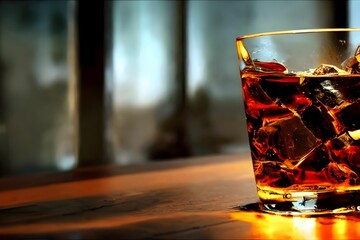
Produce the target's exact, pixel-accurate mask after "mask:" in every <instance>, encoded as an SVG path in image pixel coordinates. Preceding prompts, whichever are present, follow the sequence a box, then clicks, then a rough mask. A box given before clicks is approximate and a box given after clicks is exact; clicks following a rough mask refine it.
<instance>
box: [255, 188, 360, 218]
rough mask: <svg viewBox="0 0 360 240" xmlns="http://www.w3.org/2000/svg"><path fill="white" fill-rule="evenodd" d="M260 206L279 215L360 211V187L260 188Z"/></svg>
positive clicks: (265, 210)
mask: <svg viewBox="0 0 360 240" xmlns="http://www.w3.org/2000/svg"><path fill="white" fill-rule="evenodd" d="M258 194H259V197H260V201H261V204H260V208H261V210H262V211H264V212H268V213H273V214H278V215H326V214H345V213H350V212H356V211H359V212H360V189H359V187H358V189H355V190H329V189H326V190H313V191H301V192H300V191H284V190H281V191H274V190H268V189H267V190H264V189H258Z"/></svg>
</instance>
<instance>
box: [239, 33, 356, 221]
mask: <svg viewBox="0 0 360 240" xmlns="http://www.w3.org/2000/svg"><path fill="white" fill-rule="evenodd" d="M236 45H237V52H238V57H239V67H240V76H241V87H242V92H243V99H244V103H245V115H246V120H247V131H248V136H249V144H250V148H251V149H250V150H251V157H252V161H253V168H254V175H255V180H256V186H257V192H258V196H259V199H260V206H261V208H262V210H263V211H266V212H271V213H276V214H285V215H318V214H333V213H348V212H354V211H360V28H359V29H309V30H295V31H281V32H268V33H260V34H252V35H245V36H241V37H238V38H237V39H236Z"/></svg>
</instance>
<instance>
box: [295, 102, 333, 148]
mask: <svg viewBox="0 0 360 240" xmlns="http://www.w3.org/2000/svg"><path fill="white" fill-rule="evenodd" d="M301 120H302V121H303V122H304V124H305V126H306V127H307V128H308V129H309V130H310V131H311V132H312V133H313V134H314V135H315V136H316V137H317V138H319V139H321V140H323V142H325V141H327V140H329V139H332V138H334V137H335V136H336V131H335V128H334V125H333V123H332V122H333V121H334V118H333V117H332V116H330V115H329V113H328V112H327V111H326V109H322V108H321V106H314V105H311V106H309V107H307V108H306V109H305V110H304V111H303V112H302V113H301Z"/></svg>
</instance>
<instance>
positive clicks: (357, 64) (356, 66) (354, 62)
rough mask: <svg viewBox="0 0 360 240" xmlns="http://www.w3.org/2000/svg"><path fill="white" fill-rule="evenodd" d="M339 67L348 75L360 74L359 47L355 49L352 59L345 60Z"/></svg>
mask: <svg viewBox="0 0 360 240" xmlns="http://www.w3.org/2000/svg"><path fill="white" fill-rule="evenodd" d="M341 66H342V68H343V69H344V70H345V71H347V72H348V73H351V74H357V73H360V45H359V46H358V48H357V49H356V51H355V55H354V57H351V58H349V59H347V60H345V61H344V62H343V63H342V64H341Z"/></svg>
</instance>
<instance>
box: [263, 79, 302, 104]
mask: <svg viewBox="0 0 360 240" xmlns="http://www.w3.org/2000/svg"><path fill="white" fill-rule="evenodd" d="M259 83H260V85H261V88H262V89H264V91H265V92H266V94H267V95H268V96H269V97H271V99H272V100H273V101H275V102H278V101H280V102H284V101H285V100H286V99H288V98H290V97H292V96H293V95H297V94H300V93H301V92H300V89H299V78H298V77H295V76H294V77H292V76H287V77H284V76H281V77H279V76H271V77H270V76H269V77H267V78H264V79H262V80H261V81H259Z"/></svg>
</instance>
